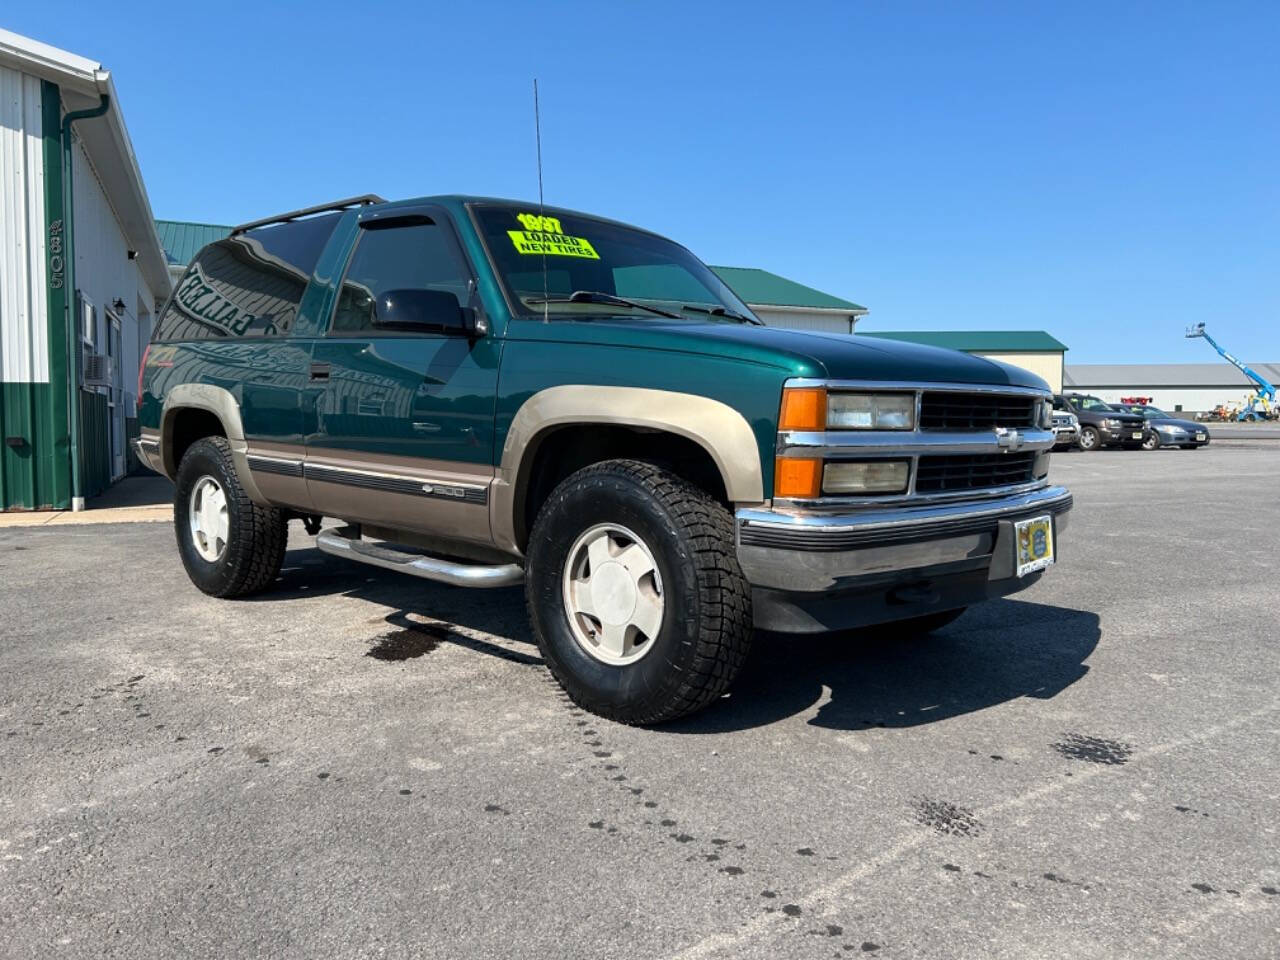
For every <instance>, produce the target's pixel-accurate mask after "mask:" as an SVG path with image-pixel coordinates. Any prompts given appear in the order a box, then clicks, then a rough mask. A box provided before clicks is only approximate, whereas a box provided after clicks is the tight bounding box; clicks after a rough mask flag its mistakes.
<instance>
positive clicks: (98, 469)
mask: <svg viewBox="0 0 1280 960" xmlns="http://www.w3.org/2000/svg"><path fill="white" fill-rule="evenodd" d="M169 290H170V280H169V274H168V271H167V269H166V264H165V260H164V255H163V252H162V250H161V247H160V243H159V240H158V239H157V237H156V231H155V224H154V221H153V219H152V214H151V205H150V202H149V201H148V199H147V192H146V188H145V187H144V186H143V182H142V175H141V173H140V172H139V171H138V164H137V160H136V159H135V157H134V153H133V146H132V144H131V143H130V141H129V134H128V131H127V129H126V128H125V123H124V117H123V115H122V114H121V112H120V105H119V102H118V100H117V97H116V92H115V87H114V85H113V83H112V81H111V74H110V73H109V72H108V71H106V70H104V69H103V68H102V66H101V64H99V63H96V62H94V61H92V60H87V59H85V58H84V57H79V56H76V55H75V54H72V53H68V52H67V51H65V50H59V49H57V48H56V47H50V46H48V45H46V44H43V43H38V42H36V41H34V40H31V39H29V38H27V37H22V36H19V35H18V34H15V33H10V32H9V31H7V30H0V427H2V428H3V438H2V441H0V442H2V443H3V446H0V509H4V510H15V509H17V510H32V509H41V508H55V509H65V508H68V507H71V508H81V507H83V505H84V499H85V498H86V497H89V496H92V495H94V494H95V493H98V492H100V491H101V490H103V489H104V488H105V487H107V486H108V485H110V483H111V482H112V481H113V480H115V479H118V478H119V477H121V476H123V475H124V474H125V473H126V472H127V470H128V466H129V462H130V461H129V457H130V453H129V452H128V451H129V447H128V442H127V441H128V438H129V436H130V434H131V432H132V431H133V430H135V429H136V420H135V416H136V402H137V397H136V396H135V392H136V389H137V387H136V377H137V370H138V363H139V357H140V355H141V351H142V349H143V347H144V346H145V344H146V342H147V340H148V339H149V338H150V335H151V321H152V317H153V316H154V315H155V311H156V307H157V305H158V304H160V303H162V302H163V300H164V298H165V297H166V296H168V294H169Z"/></svg>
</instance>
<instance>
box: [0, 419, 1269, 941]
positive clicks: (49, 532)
mask: <svg viewBox="0 0 1280 960" xmlns="http://www.w3.org/2000/svg"><path fill="white" fill-rule="evenodd" d="M1277 467H1280V443H1277V442H1275V441H1261V440H1260V441H1249V440H1234V441H1225V442H1221V443H1215V444H1214V445H1212V446H1210V447H1209V448H1207V449H1204V450H1198V451H1174V450H1161V451H1156V452H1151V453H1142V452H1137V453H1120V452H1117V453H1112V452H1100V453H1094V454H1063V455H1059V456H1057V457H1055V461H1054V476H1055V479H1057V480H1058V481H1060V482H1064V483H1066V484H1067V485H1068V486H1070V487H1071V488H1072V491H1073V492H1074V494H1075V511H1074V513H1073V514H1072V518H1071V523H1070V528H1069V530H1068V531H1067V532H1066V533H1065V534H1064V536H1063V538H1062V541H1061V543H1060V545H1059V546H1060V551H1061V558H1060V562H1059V564H1058V566H1057V568H1056V569H1054V570H1051V571H1050V572H1049V574H1048V575H1047V576H1045V577H1044V578H1043V579H1042V580H1041V581H1040V582H1039V583H1038V584H1036V585H1035V586H1034V587H1032V588H1031V589H1029V590H1027V591H1025V592H1024V593H1021V594H1018V595H1017V596H1015V597H1013V598H1010V599H1007V600H1002V601H997V602H993V603H990V604H988V605H986V606H983V607H980V608H975V609H973V610H971V611H970V612H969V613H967V614H966V615H965V616H963V617H962V618H961V619H960V620H958V621H957V622H956V623H955V624H954V625H952V626H951V627H949V628H947V629H945V630H944V631H942V632H941V633H939V634H938V635H936V636H934V637H932V638H923V639H912V640H903V639H901V638H898V637H895V636H894V635H893V633H892V631H886V632H883V633H880V634H867V635H862V636H858V637H854V638H848V637H845V638H838V639H837V638H824V639H818V640H796V639H787V638H773V637H763V636H761V637H757V642H756V648H755V650H754V651H753V654H752V658H751V661H750V663H749V665H748V667H747V669H746V672H745V674H744V675H743V676H742V677H741V679H740V680H739V682H738V683H737V685H736V687H735V689H734V691H733V693H732V694H731V696H729V697H727V698H725V699H724V700H723V701H721V702H720V703H718V704H717V705H715V706H714V707H713V708H711V709H710V710H708V711H706V712H705V713H703V714H700V715H698V716H696V717H694V718H691V719H689V720H686V721H682V722H680V723H677V724H674V725H670V726H667V727H663V728H660V729H656V730H643V729H633V728H628V727H622V726H618V725H615V724H611V723H608V722H606V721H603V720H598V719H596V718H594V717H592V716H590V715H588V714H584V713H582V712H581V711H579V710H578V709H576V708H575V707H573V706H572V704H570V703H569V702H568V701H567V700H566V699H565V698H564V697H563V696H561V695H560V694H559V692H558V688H557V687H556V686H555V685H554V683H553V682H552V681H551V680H550V679H549V677H548V675H547V673H546V672H545V670H544V669H543V668H542V666H541V662H540V659H539V656H538V651H537V649H536V647H535V646H534V645H533V644H532V642H531V638H530V634H529V630H528V627H527V626H526V621H525V611H524V605H523V597H522V594H521V592H520V591H519V590H518V589H513V590H503V591H499V592H493V593H481V592H468V591H464V590H460V589H454V588H448V587H443V586H435V585H431V584H428V583H424V582H422V581H417V580H411V579H408V578H403V577H399V576H397V575H393V574H390V573H383V572H381V571H377V570H374V569H372V568H366V567H362V566H357V565H355V564H349V563H346V562H343V561H340V560H335V559H331V558H326V557H322V556H321V555H320V554H319V553H318V552H317V551H316V550H314V549H313V548H312V547H311V546H310V543H311V541H310V538H308V537H306V536H305V534H304V533H303V532H302V530H301V528H300V527H299V526H298V525H294V528H293V530H292V532H291V538H292V539H291V541H290V546H291V550H290V552H289V556H288V559H287V560H286V569H285V572H284V577H283V582H281V583H280V584H279V585H278V589H276V590H275V591H274V592H271V593H268V594H266V595H264V596H262V597H260V598H256V599H254V600H252V601H241V602H223V601H217V600H212V599H209V598H207V597H205V596H203V595H201V594H200V593H198V592H197V591H196V590H195V588H194V587H192V586H191V585H190V584H189V582H188V581H187V579H186V576H185V574H184V573H183V571H182V567H181V565H180V563H179V561H178V558H177V555H176V552H175V548H174V544H173V534H172V530H171V528H170V526H169V525H168V524H164V523H137V524H114V525H90V526H78V527H59V528H56V529H54V528H46V529H40V528H32V529H4V530H0V624H3V626H0V633H2V634H3V637H4V639H3V642H0V676H3V680H2V681H0V943H3V944H4V946H3V949H2V950H0V952H2V953H3V954H4V956H6V957H14V958H17V957H40V958H47V957H62V956H75V957H82V956H83V957H87V956H120V957H129V958H143V957H189V956H190V957H216V958H227V957H244V956H274V957H306V958H319V957H348V956H352V957H354V956H360V957H364V956H390V957H402V956H403V957H440V958H463V957H465V958H471V957H575V958H576V957H628V958H634V957H671V958H677V957H678V958H695V957H724V958H728V957H733V958H739V957H758V958H776V957H833V956H862V955H874V956H876V957H885V958H890V957H919V958H924V957H928V958H939V957H1009V958H1019V960H1025V958H1031V957H1062V956H1078V957H1086V956H1087V957H1175V956H1176V957H1179V958H1187V957H1205V958H1222V957H1242V958H1243V957H1254V958H1257V957H1273V956H1276V955H1277V952H1278V951H1280V836H1277V822H1278V818H1277V810H1278V809H1280V750H1278V749H1277V742H1278V741H1277V736H1278V735H1280V679H1278V678H1277V676H1278V674H1277V666H1276V663H1277V648H1276V643H1275V636H1276V623H1277V620H1278V619H1280V591H1278V590H1277V588H1276V582H1275V572H1276V566H1275V562H1276V557H1277V554H1278V553H1280V533H1278V531H1280V506H1278V505H1277V500H1276V497H1275V496H1274V488H1275V478H1276V473H1277ZM108 572H109V574H110V575H109V576H108V575H106V574H107V573H108Z"/></svg>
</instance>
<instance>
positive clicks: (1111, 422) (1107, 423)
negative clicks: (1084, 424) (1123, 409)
mask: <svg viewBox="0 0 1280 960" xmlns="http://www.w3.org/2000/svg"><path fill="white" fill-rule="evenodd" d="M1102 425H1103V426H1104V427H1110V428H1111V429H1112V430H1119V429H1120V421H1119V420H1116V419H1113V418H1111V417H1106V418H1104V419H1103V421H1102Z"/></svg>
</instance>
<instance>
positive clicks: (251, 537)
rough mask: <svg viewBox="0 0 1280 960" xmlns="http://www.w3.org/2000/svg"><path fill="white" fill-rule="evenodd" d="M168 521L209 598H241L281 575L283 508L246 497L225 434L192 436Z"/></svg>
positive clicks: (285, 529) (190, 572) (285, 528)
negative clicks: (195, 439) (171, 522)
mask: <svg viewBox="0 0 1280 960" xmlns="http://www.w3.org/2000/svg"><path fill="white" fill-rule="evenodd" d="M173 525H174V531H175V533H176V534H177V537H178V552H179V554H181V556H182V565H183V566H184V567H186V570H187V576H189V577H190V578H191V582H192V583H194V584H195V585H196V586H197V587H198V588H199V589H200V590H201V591H203V592H204V593H207V594H209V595H210V596H212V597H243V596H247V595H248V594H251V593H256V592H257V591H259V590H261V589H263V588H264V587H266V586H267V585H268V584H270V583H271V582H272V581H274V580H275V579H276V577H278V576H279V575H280V567H281V566H282V565H283V564H284V551H285V545H286V543H287V541H288V535H289V528H288V523H287V521H286V520H285V517H284V513H283V512H282V511H280V510H278V509H276V508H275V507H263V506H259V505H258V504H256V503H254V502H253V501H252V500H250V499H249V496H248V494H246V493H245V492H244V488H243V487H242V486H241V485H240V479H239V477H237V476H236V470H235V464H234V463H233V462H232V460H231V444H230V443H228V442H227V439H226V438H225V437H205V438H204V439H202V440H197V441H196V442H195V443H193V444H192V445H191V446H190V447H188V448H187V452H186V453H185V454H183V456H182V463H181V464H180V465H179V466H178V476H177V480H176V482H175V490H174V500H173Z"/></svg>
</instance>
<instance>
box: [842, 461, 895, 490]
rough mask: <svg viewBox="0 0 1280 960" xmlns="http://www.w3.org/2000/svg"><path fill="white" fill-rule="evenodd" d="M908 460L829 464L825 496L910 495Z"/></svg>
mask: <svg viewBox="0 0 1280 960" xmlns="http://www.w3.org/2000/svg"><path fill="white" fill-rule="evenodd" d="M910 472H911V463H910V461H908V460H866V461H862V462H859V463H840V462H836V463H828V464H827V465H826V467H825V468H824V469H823V471H822V492H823V493H906V492H907V477H908V475H909V474H910Z"/></svg>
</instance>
